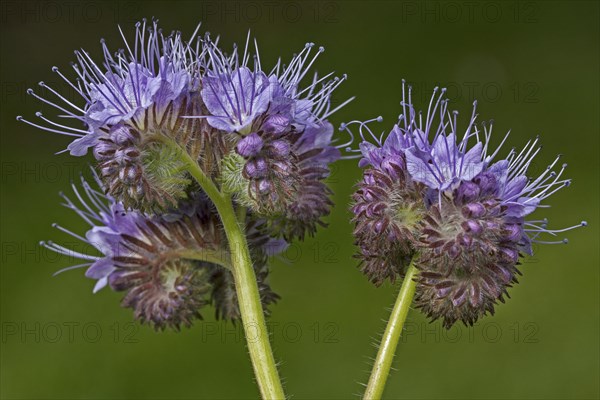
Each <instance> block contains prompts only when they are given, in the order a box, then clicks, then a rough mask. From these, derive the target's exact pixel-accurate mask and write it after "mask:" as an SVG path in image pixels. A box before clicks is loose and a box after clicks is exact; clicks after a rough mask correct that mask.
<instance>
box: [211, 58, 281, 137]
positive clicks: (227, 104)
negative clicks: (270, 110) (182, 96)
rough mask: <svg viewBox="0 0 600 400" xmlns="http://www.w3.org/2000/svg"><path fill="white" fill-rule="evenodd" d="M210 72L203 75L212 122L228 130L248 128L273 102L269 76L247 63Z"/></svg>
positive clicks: (213, 125)
mask: <svg viewBox="0 0 600 400" xmlns="http://www.w3.org/2000/svg"><path fill="white" fill-rule="evenodd" d="M215 65H217V66H218V67H223V68H224V69H223V70H218V71H217V72H216V73H209V74H208V75H206V76H205V77H204V78H203V79H202V91H201V93H202V99H203V100H204V104H205V105H206V108H208V111H209V112H210V113H211V115H210V116H209V117H208V123H209V124H210V125H211V126H212V127H213V128H216V129H220V130H223V131H225V132H246V131H247V130H248V129H249V128H250V127H251V125H252V124H253V123H254V121H255V119H256V118H257V117H258V116H259V115H261V114H262V113H264V112H265V111H266V110H267V107H268V106H269V101H270V100H271V94H270V92H269V79H268V78H267V76H266V75H265V74H264V73H263V72H262V71H250V69H248V68H246V67H240V68H236V69H235V70H232V71H228V70H227V69H225V67H224V66H220V65H219V64H218V63H215Z"/></svg>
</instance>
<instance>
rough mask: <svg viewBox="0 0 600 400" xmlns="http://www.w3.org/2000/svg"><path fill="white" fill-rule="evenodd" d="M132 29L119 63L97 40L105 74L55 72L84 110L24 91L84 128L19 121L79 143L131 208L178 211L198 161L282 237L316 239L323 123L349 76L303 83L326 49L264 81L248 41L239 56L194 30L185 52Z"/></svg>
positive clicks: (175, 36)
mask: <svg viewBox="0 0 600 400" xmlns="http://www.w3.org/2000/svg"><path fill="white" fill-rule="evenodd" d="M136 27H137V29H136V34H135V41H134V42H133V43H127V42H125V47H126V50H122V51H119V52H117V53H116V54H114V55H113V54H111V52H110V51H109V50H108V47H107V46H106V44H105V43H104V41H102V49H103V53H104V60H103V62H102V63H101V65H100V64H96V63H95V62H94V61H93V60H92V58H91V57H90V56H89V55H88V54H87V53H86V52H84V51H77V52H76V56H77V61H78V62H77V63H76V64H74V65H73V68H74V70H75V74H76V81H75V82H72V81H71V80H69V79H68V78H67V77H66V76H65V75H63V74H62V73H61V72H60V71H59V69H58V68H56V67H54V68H53V70H54V71H55V72H56V73H57V74H59V76H60V77H61V78H63V79H64V80H65V82H66V83H67V84H68V85H69V86H70V88H71V89H73V90H74V91H75V92H76V94H77V95H79V96H80V97H81V99H82V103H83V104H82V105H78V104H77V102H76V101H71V100H69V99H67V98H65V97H64V96H62V95H60V94H59V92H58V91H56V90H54V89H52V88H50V87H48V86H46V85H45V84H43V83H41V85H42V86H43V87H44V88H45V91H46V92H47V94H48V95H49V96H56V97H58V99H59V100H60V101H61V102H62V103H55V102H53V101H52V100H47V99H46V98H44V97H42V96H40V95H38V94H37V93H35V92H34V91H33V90H29V91H28V92H29V93H30V94H31V95H33V96H34V97H36V98H38V99H39V100H41V101H42V102H44V103H47V104H49V105H51V106H53V107H55V108H57V109H58V110H59V111H60V112H61V113H62V114H64V116H66V117H68V118H70V119H71V120H76V121H78V122H81V123H83V125H84V126H85V129H80V128H79V127H78V128H75V127H69V126H67V125H63V124H60V123H57V122H53V121H51V120H49V119H47V118H45V117H44V116H43V115H42V114H41V113H38V114H37V115H38V116H39V117H40V118H41V119H42V120H43V121H44V123H45V124H44V125H39V124H36V123H34V122H31V121H28V120H25V119H23V118H22V117H18V119H20V120H22V121H24V122H26V123H28V124H30V125H33V126H36V127H38V128H42V129H45V130H47V131H51V132H58V133H62V134H64V135H67V136H70V137H75V138H76V139H75V140H74V141H73V142H72V143H71V144H70V145H69V147H68V150H70V153H71V154H72V155H75V156H82V155H84V154H86V153H87V151H88V149H92V152H93V155H94V157H95V158H96V160H97V161H98V164H97V167H98V171H99V174H100V176H101V178H102V181H103V183H104V187H106V190H107V193H108V194H109V195H110V196H112V197H113V198H115V199H116V200H117V201H119V202H121V203H123V205H124V206H125V207H126V208H128V209H139V210H142V211H144V212H151V213H157V214H160V213H161V212H164V211H165V210H167V209H169V208H170V207H174V206H176V205H177V204H178V202H179V201H180V200H182V199H185V198H186V197H187V196H189V195H190V193H192V192H193V191H194V190H196V189H197V188H196V187H195V185H194V184H193V182H192V179H191V177H190V174H189V165H188V164H189V163H193V162H196V163H197V164H198V166H199V167H200V168H201V169H202V172H203V173H204V174H205V175H206V176H207V177H209V178H210V179H211V180H212V181H213V183H214V184H215V185H216V186H217V187H218V188H219V189H221V188H222V189H223V190H224V191H228V192H229V193H231V194H233V195H234V197H235V200H236V201H237V202H238V203H240V204H242V205H243V206H246V207H248V208H249V209H250V210H251V211H252V213H253V214H254V215H256V216H257V217H263V218H267V219H268V220H269V224H270V226H271V227H272V228H273V229H275V230H276V232H277V234H280V235H283V236H285V237H286V238H288V239H289V238H293V237H303V236H304V235H305V234H306V233H308V234H312V233H314V232H315V230H316V227H317V226H318V225H319V224H322V221H321V218H322V217H323V216H325V215H327V214H328V213H329V210H330V206H331V202H330V200H329V195H330V190H329V188H328V187H327V186H326V185H325V183H324V180H325V178H326V177H327V176H328V175H329V164H331V163H332V162H333V161H335V160H337V159H338V158H339V157H340V154H339V151H338V149H337V148H336V147H335V146H334V145H333V141H334V140H333V128H332V126H331V124H330V123H329V122H328V121H327V118H328V117H329V116H330V115H331V114H332V113H333V112H335V111H336V110H337V109H339V108H340V107H342V106H344V105H345V104H346V103H347V102H346V103H343V104H341V105H340V106H338V107H332V106H331V96H332V93H333V91H334V90H335V89H336V88H337V87H338V86H339V85H340V84H341V83H342V82H343V81H344V80H345V79H346V77H345V76H344V77H342V78H333V77H332V74H328V75H325V76H323V77H320V78H319V77H317V76H316V75H315V77H314V78H313V80H312V81H308V82H307V83H305V80H307V79H308V78H307V77H306V75H307V74H308V73H309V72H310V70H311V68H312V65H313V63H314V62H315V60H316V59H317V57H318V55H319V54H321V53H322V52H323V48H319V49H318V50H317V51H315V50H314V45H313V44H312V43H309V44H307V45H306V46H305V48H304V49H303V50H302V51H301V52H300V53H299V54H298V55H296V56H294V57H293V58H292V59H291V61H290V62H289V64H288V65H287V66H284V65H283V64H282V62H281V61H279V62H278V63H277V64H276V65H275V67H274V68H272V69H271V71H270V72H265V71H263V69H262V66H261V63H260V57H259V55H258V49H256V52H255V55H254V56H253V57H251V55H250V51H249V42H250V40H249V39H250V36H248V40H247V42H246V46H245V48H244V51H243V53H241V52H238V49H237V48H235V47H234V51H233V52H232V54H231V55H227V54H225V53H224V52H223V51H222V50H221V49H220V48H219V47H217V45H216V42H215V41H213V40H212V39H211V38H210V36H209V35H206V36H204V37H199V36H196V32H194V34H193V35H192V40H191V41H190V42H189V43H187V42H184V41H183V39H182V37H181V34H180V33H172V34H171V35H169V36H165V35H163V34H162V32H161V30H160V29H159V28H158V26H157V23H156V22H153V23H152V24H151V26H150V27H148V26H147V24H146V22H145V21H144V22H143V23H139V24H137V26H136ZM255 47H256V44H255ZM251 58H253V60H254V61H253V62H251V61H250V59H251ZM350 100H351V99H350Z"/></svg>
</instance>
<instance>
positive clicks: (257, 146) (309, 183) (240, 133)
mask: <svg viewBox="0 0 600 400" xmlns="http://www.w3.org/2000/svg"><path fill="white" fill-rule="evenodd" d="M208 40H209V39H207V41H208ZM208 43H210V42H208ZM313 48H314V45H313V44H312V43H309V44H307V45H306V47H305V48H304V50H303V51H302V52H300V53H299V54H298V55H296V56H294V57H293V58H292V60H291V61H290V63H289V64H288V65H287V66H282V65H281V61H279V62H278V63H277V65H276V66H275V68H273V70H272V71H271V72H270V73H268V74H266V73H264V72H263V71H262V68H261V64H260V58H259V57H258V51H257V55H256V56H255V57H254V66H253V69H250V67H249V65H248V61H249V59H250V55H249V54H248V45H246V48H245V50H244V53H243V54H242V55H240V54H239V53H238V51H237V49H234V52H233V54H232V55H230V56H228V55H225V54H223V53H222V52H221V51H220V50H219V49H218V48H217V47H216V46H215V45H213V46H212V47H211V46H208V47H207V50H206V54H207V56H206V57H207V60H208V61H207V65H209V70H208V72H207V73H206V75H205V76H204V78H203V79H202V87H203V89H202V98H203V100H204V103H205V104H206V107H207V108H208V110H209V111H210V114H211V115H210V116H209V117H208V118H207V120H208V123H209V124H210V125H211V126H213V127H214V128H215V129H219V130H222V131H224V132H227V133H235V134H236V135H237V139H236V140H235V147H234V149H233V150H232V151H231V152H230V154H228V155H227V156H226V157H225V160H224V161H223V173H222V181H221V183H222V185H223V187H224V188H225V190H227V191H228V192H230V193H232V194H234V195H235V197H236V200H237V201H239V202H240V203H241V204H243V205H245V206H247V207H248V208H249V209H250V210H252V212H253V213H255V214H256V215H259V216H263V217H265V218H268V219H269V220H271V222H272V224H271V225H272V226H273V227H276V229H278V230H280V231H281V234H283V235H284V236H285V237H286V238H293V237H301V238H302V237H304V235H305V233H308V234H313V233H314V232H315V230H316V226H317V225H319V224H321V223H322V222H321V220H320V219H321V217H323V216H324V215H327V214H328V213H329V209H330V206H331V202H330V200H329V195H330V190H329V188H328V187H327V186H326V185H325V183H324V179H325V178H326V177H327V176H328V175H329V164H331V163H332V162H334V161H336V160H337V159H338V158H339V157H340V154H339V151H338V149H337V148H336V147H335V146H333V144H332V143H333V131H334V130H333V127H332V125H331V124H330V123H329V122H328V121H327V118H328V117H329V116H330V115H331V114H332V113H333V112H335V111H336V110H337V109H339V108H340V107H342V106H343V105H344V104H346V103H344V104H342V105H340V106H339V107H336V108H335V109H332V108H331V95H332V92H333V91H334V90H335V89H336V88H337V87H338V86H339V85H340V84H341V83H342V82H343V81H344V80H345V79H346V77H345V76H344V77H343V78H341V79H339V78H332V79H330V77H331V74H329V75H326V76H324V77H322V78H318V77H317V76H316V75H315V77H314V79H313V80H312V82H311V83H310V84H308V85H307V86H306V87H304V88H301V87H300V85H301V84H302V82H303V80H304V78H305V76H306V74H307V73H308V72H309V70H310V68H311V66H312V65H313V63H314V61H315V60H316V58H317V56H318V55H319V54H320V53H321V52H322V51H323V48H320V49H319V50H318V51H316V52H314V51H313Z"/></svg>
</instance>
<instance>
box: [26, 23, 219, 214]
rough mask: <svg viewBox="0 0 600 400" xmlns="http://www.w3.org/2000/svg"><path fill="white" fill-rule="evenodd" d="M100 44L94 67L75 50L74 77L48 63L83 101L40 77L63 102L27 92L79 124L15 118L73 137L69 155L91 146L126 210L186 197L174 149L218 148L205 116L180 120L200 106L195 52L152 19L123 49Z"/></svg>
mask: <svg viewBox="0 0 600 400" xmlns="http://www.w3.org/2000/svg"><path fill="white" fill-rule="evenodd" d="M101 42H102V50H103V53H104V60H103V62H102V63H101V64H100V65H99V64H97V63H96V62H94V60H92V58H91V57H90V56H89V54H88V53H87V52H85V51H83V50H81V51H76V52H75V55H76V57H77V63H73V69H74V71H75V75H76V79H75V81H74V82H73V81H72V80H71V79H69V78H68V77H67V76H66V75H64V74H63V73H62V72H61V71H60V70H59V69H58V68H57V67H53V68H52V70H53V71H54V72H55V73H57V74H58V75H59V76H60V77H61V78H62V79H63V80H64V81H65V82H66V83H67V84H68V85H69V86H70V88H71V89H72V90H73V91H74V92H75V93H76V94H77V95H78V96H79V97H80V98H81V101H82V102H83V105H77V103H78V101H74V102H73V101H71V100H69V99H67V98H65V97H64V96H62V95H61V94H59V93H58V91H56V90H54V89H52V88H51V87H49V86H47V85H46V84H45V83H43V82H40V86H42V87H43V88H44V89H45V91H46V93H47V94H48V95H49V96H54V97H56V98H58V99H59V100H60V101H62V103H63V104H61V103H56V102H54V100H48V99H46V98H44V97H42V96H40V95H38V94H37V93H36V92H34V91H33V90H32V89H29V90H28V93H29V94H30V95H32V96H34V97H36V98H37V99H39V100H41V101H42V102H44V103H46V104H49V105H51V106H53V107H55V108H56V109H58V110H59V111H60V112H61V113H62V114H63V115H61V117H67V118H69V119H71V120H75V121H78V122H80V123H83V125H84V126H85V129H84V130H82V129H80V128H79V127H78V128H75V127H72V126H68V125H64V124H61V123H58V122H53V121H51V120H49V119H47V118H45V117H44V116H43V115H42V114H41V113H37V114H36V115H37V116H38V117H39V118H41V120H42V121H43V122H44V123H45V124H46V125H39V124H36V123H33V122H30V121H28V120H25V119H23V118H22V117H18V119H19V120H22V121H24V122H27V123H28V124H30V125H33V126H36V127H39V128H41V129H44V130H46V131H50V132H56V133H60V134H63V135H66V136H70V137H75V138H76V139H75V140H74V141H73V142H71V144H69V146H68V150H69V151H70V154H71V155H73V156H83V155H85V154H86V153H87V152H88V149H90V148H91V149H92V150H93V154H94V156H95V158H96V159H97V160H98V170H99V172H100V176H101V177H102V180H103V182H104V184H105V186H106V188H107V190H108V192H109V193H110V194H111V195H112V196H113V197H115V198H116V199H118V200H119V201H121V202H123V204H124V205H125V206H126V207H127V208H138V209H143V210H146V211H154V210H165V209H167V208H168V207H170V206H174V205H176V204H177V201H178V200H179V199H182V198H185V197H186V195H187V189H188V187H189V185H190V183H191V180H190V179H189V178H188V176H187V173H186V172H185V171H184V168H183V163H182V161H181V155H180V154H179V153H180V152H185V153H188V155H189V156H190V157H192V158H193V159H199V158H200V156H201V155H204V154H209V155H210V157H208V158H214V157H219V155H220V154H221V152H222V151H221V148H222V143H221V142H222V140H223V139H222V138H220V137H215V135H211V132H210V131H211V127H210V126H209V125H208V124H207V123H206V121H204V120H198V119H190V118H186V116H188V115H201V114H203V110H204V108H203V104H202V100H201V97H200V77H199V75H200V71H201V68H200V67H199V66H198V60H199V59H200V58H201V56H200V55H199V54H196V51H197V50H195V49H192V48H191V47H190V46H189V45H188V44H186V43H184V42H183V40H182V38H181V34H180V33H172V34H171V35H170V36H164V35H163V33H162V31H161V30H160V29H159V28H158V26H157V22H156V21H154V22H153V23H152V24H151V26H147V24H146V21H145V20H144V22H143V23H138V24H137V25H136V34H135V41H134V43H131V44H130V43H128V42H127V41H125V47H126V50H120V51H119V52H117V53H116V54H114V55H113V54H111V52H110V50H109V49H108V47H107V45H106V43H105V42H104V40H102V41H101ZM198 51H200V53H201V50H198ZM202 158H206V157H202ZM208 161H210V160H208ZM208 161H207V162H208ZM213 164H214V163H213Z"/></svg>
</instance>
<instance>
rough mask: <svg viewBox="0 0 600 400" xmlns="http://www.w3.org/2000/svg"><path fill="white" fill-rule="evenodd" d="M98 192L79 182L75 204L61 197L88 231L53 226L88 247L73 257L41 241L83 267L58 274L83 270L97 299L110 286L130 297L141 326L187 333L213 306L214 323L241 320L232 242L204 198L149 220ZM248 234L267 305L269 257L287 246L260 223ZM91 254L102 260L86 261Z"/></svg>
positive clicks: (252, 222) (126, 301)
mask: <svg viewBox="0 0 600 400" xmlns="http://www.w3.org/2000/svg"><path fill="white" fill-rule="evenodd" d="M100 185H101V182H100V180H99V178H98V177H97V176H96V182H95V184H94V185H90V184H89V183H88V182H87V181H86V180H84V179H83V178H82V179H81V185H80V187H79V188H78V187H77V186H76V185H73V192H74V194H75V197H76V198H77V201H72V200H71V199H70V198H69V197H68V196H65V195H63V194H61V196H62V197H63V199H64V200H65V206H66V207H68V208H70V209H71V210H73V211H74V212H75V213H76V214H77V215H78V216H80V217H81V218H82V219H83V220H84V221H85V222H86V223H87V224H89V225H90V228H89V229H88V231H87V232H86V233H85V235H83V236H82V235H79V234H77V233H74V232H72V231H70V230H68V229H66V228H63V227H62V226H60V225H57V224H54V226H55V227H56V228H58V229H59V230H61V231H62V232H65V233H67V234H69V235H71V236H72V237H74V238H75V239H77V240H80V241H81V242H82V244H83V245H84V246H85V247H84V251H75V250H72V249H69V248H66V247H64V246H61V245H60V244H57V243H55V242H52V241H47V242H42V245H44V246H45V247H47V248H48V249H50V250H53V251H56V252H58V253H60V254H64V255H67V256H70V257H74V258H77V259H81V260H83V261H84V262H83V263H81V264H77V265H74V266H72V267H68V268H65V269H63V270H61V271H58V272H57V273H61V272H63V271H66V270H71V269H78V268H86V273H85V275H86V276H87V277H88V278H91V279H94V280H95V281H96V284H95V286H94V292H98V291H99V290H101V289H102V288H104V287H105V286H107V285H108V286H109V287H110V288H111V289H113V290H115V291H125V292H126V294H125V297H124V298H123V301H122V305H123V307H127V308H131V309H133V312H134V316H135V318H136V319H138V320H140V322H143V323H149V324H151V325H153V326H154V327H155V328H156V329H164V328H167V327H169V328H173V329H179V328H180V327H181V326H190V325H191V324H192V322H193V320H194V319H196V318H200V313H199V312H200V309H201V308H202V307H203V306H205V305H206V304H208V303H210V302H211V301H210V300H211V299H212V303H213V304H214V306H215V308H216V314H217V316H219V317H222V318H226V319H232V320H235V319H237V318H239V312H237V311H236V310H237V300H236V297H235V290H234V288H233V286H232V285H233V276H232V274H231V272H230V269H231V265H230V255H229V252H228V246H227V242H226V239H225V235H224V232H223V227H222V225H221V221H220V218H219V217H218V215H217V214H216V212H215V211H214V209H213V207H212V205H211V204H210V202H209V201H208V199H206V198H205V197H204V196H203V195H199V196H196V197H195V198H194V199H190V200H189V201H188V202H186V203H183V204H181V205H180V207H179V208H178V209H177V210H173V211H172V212H170V213H167V214H165V215H163V216H150V215H147V214H144V213H141V212H139V211H130V210H129V211H128V210H126V209H125V208H124V207H123V204H122V203H119V202H117V201H115V200H114V199H113V198H112V197H110V196H107V195H105V194H104V193H103V190H102V187H101V186H100ZM96 186H99V187H96ZM247 232H248V242H249V244H251V245H252V258H253V265H254V268H255V273H256V275H257V279H258V284H259V287H260V289H261V297H262V300H263V303H264V305H265V306H266V305H268V304H271V303H273V302H275V301H276V300H277V299H278V298H279V297H278V296H277V295H276V294H275V293H273V291H272V290H271V288H270V286H269V285H268V271H269V268H268V263H267V261H268V257H269V256H273V255H276V254H278V253H280V252H282V251H284V250H285V249H286V247H287V243H286V242H285V241H283V240H281V239H272V238H270V237H269V236H268V235H267V234H265V231H264V222H261V221H259V220H256V219H252V218H248V226H247ZM94 249H95V250H96V251H95V253H99V254H98V255H94V254H88V253H94V251H93V250H94Z"/></svg>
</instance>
